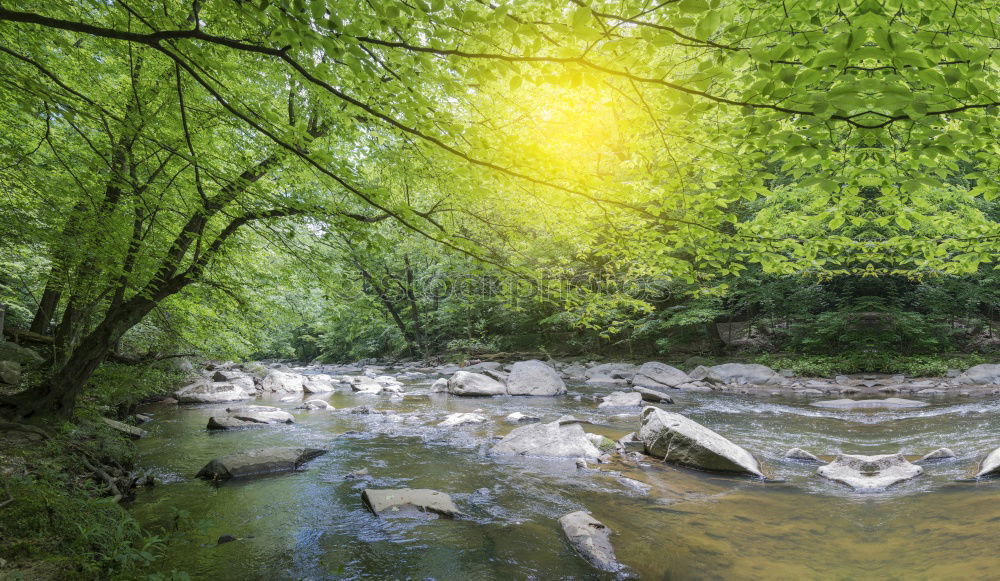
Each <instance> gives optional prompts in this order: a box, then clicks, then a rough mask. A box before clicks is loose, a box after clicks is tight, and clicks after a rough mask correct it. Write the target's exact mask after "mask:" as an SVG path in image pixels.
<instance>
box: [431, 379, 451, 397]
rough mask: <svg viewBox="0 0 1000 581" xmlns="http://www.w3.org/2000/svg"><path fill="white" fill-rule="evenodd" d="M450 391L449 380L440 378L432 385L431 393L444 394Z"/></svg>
mask: <svg viewBox="0 0 1000 581" xmlns="http://www.w3.org/2000/svg"><path fill="white" fill-rule="evenodd" d="M447 391H448V380H447V379H445V378H443V377H440V378H438V379H436V380H434V383H432V384H431V393H442V392H447Z"/></svg>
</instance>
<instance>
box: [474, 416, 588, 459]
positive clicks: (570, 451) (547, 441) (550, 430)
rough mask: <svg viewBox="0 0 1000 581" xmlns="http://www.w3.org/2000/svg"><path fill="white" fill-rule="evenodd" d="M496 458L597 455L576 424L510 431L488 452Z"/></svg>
mask: <svg viewBox="0 0 1000 581" xmlns="http://www.w3.org/2000/svg"><path fill="white" fill-rule="evenodd" d="M490 451H491V452H492V453H494V454H500V455H520V456H552V457H558V458H579V457H583V458H597V457H599V456H600V455H601V451H600V450H598V449H597V448H596V447H595V446H594V445H593V444H592V443H591V442H590V440H589V439H588V438H587V434H586V432H584V431H583V427H581V426H580V424H560V423H559V422H558V421H555V422H550V423H547V424H530V425H527V426H521V427H519V428H514V429H513V430H512V431H511V432H510V433H509V434H507V435H506V436H504V437H503V439H502V440H500V441H499V442H497V444H496V445H495V446H493V448H492V449H491V450H490Z"/></svg>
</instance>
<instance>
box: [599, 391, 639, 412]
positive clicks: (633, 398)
mask: <svg viewBox="0 0 1000 581" xmlns="http://www.w3.org/2000/svg"><path fill="white" fill-rule="evenodd" d="M641 405H642V394H639V393H636V392H634V391H633V392H631V393H625V392H622V391H613V392H611V393H609V394H608V395H606V396H604V400H603V401H601V403H600V404H598V406H597V407H599V408H618V407H639V406H641Z"/></svg>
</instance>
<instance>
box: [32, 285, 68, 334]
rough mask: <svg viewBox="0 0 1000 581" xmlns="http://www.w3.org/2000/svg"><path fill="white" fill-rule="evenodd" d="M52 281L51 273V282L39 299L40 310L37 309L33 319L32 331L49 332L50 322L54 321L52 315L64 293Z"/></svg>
mask: <svg viewBox="0 0 1000 581" xmlns="http://www.w3.org/2000/svg"><path fill="white" fill-rule="evenodd" d="M52 283H53V281H52V275H50V276H49V283H48V284H47V285H45V291H44V292H42V300H40V301H38V310H36V311H35V317H34V318H33V319H32V320H31V327H30V328H29V329H28V330H29V331H31V332H32V333H38V334H39V335H48V334H49V333H48V331H49V324H50V323H52V317H53V316H55V314H56V306H57V305H58V304H59V297H60V296H61V294H62V293H60V292H59V291H57V290H56V289H55V287H54V286H53V284H52Z"/></svg>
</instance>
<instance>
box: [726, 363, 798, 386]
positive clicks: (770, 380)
mask: <svg viewBox="0 0 1000 581" xmlns="http://www.w3.org/2000/svg"><path fill="white" fill-rule="evenodd" d="M710 370H711V375H710V376H712V375H714V376H716V377H718V378H720V379H722V381H724V382H725V383H736V384H741V385H742V384H751V385H769V384H780V383H785V378H784V377H782V376H781V375H778V373H776V372H775V371H774V370H773V369H771V368H770V367H768V366H766V365H760V364H758V363H723V364H722V365H714V366H712V367H711V368H710Z"/></svg>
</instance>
